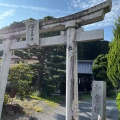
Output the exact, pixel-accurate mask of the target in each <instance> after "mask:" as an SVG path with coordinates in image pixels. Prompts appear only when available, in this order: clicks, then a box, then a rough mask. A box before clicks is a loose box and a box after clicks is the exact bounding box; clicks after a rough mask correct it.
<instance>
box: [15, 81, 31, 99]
mask: <svg viewBox="0 0 120 120" xmlns="http://www.w3.org/2000/svg"><path fill="white" fill-rule="evenodd" d="M29 90H30V87H29V83H28V82H27V81H23V80H20V81H18V89H17V93H18V94H19V95H20V97H21V99H22V98H23V97H24V96H25V95H28V94H29V92H30V91H29Z"/></svg>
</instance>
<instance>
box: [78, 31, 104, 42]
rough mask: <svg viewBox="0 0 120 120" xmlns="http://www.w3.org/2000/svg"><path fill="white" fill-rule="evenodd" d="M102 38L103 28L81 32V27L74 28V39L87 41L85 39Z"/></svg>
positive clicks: (95, 39)
mask: <svg viewBox="0 0 120 120" xmlns="http://www.w3.org/2000/svg"><path fill="white" fill-rule="evenodd" d="M99 40H104V30H102V29H100V30H91V31H85V32H81V29H77V30H76V41H77V42H87V41H99Z"/></svg>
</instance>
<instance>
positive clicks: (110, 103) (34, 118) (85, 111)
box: [2, 100, 118, 120]
mask: <svg viewBox="0 0 120 120" xmlns="http://www.w3.org/2000/svg"><path fill="white" fill-rule="evenodd" d="M34 103H36V104H35V105H37V106H40V107H41V106H42V107H44V112H41V113H39V112H35V111H33V112H28V114H27V115H19V114H15V115H14V116H13V117H10V116H4V117H3V118H2V120H65V104H64V103H63V104H58V105H57V107H55V108H53V107H50V106H48V105H45V103H44V102H43V101H41V102H40V101H36V102H35V101H34ZM106 103H107V107H106V115H107V119H106V120H118V116H117V115H118V111H117V108H116V105H115V100H107V101H106ZM91 109H92V104H91V100H87V101H79V120H91V115H92V113H91ZM31 111H32V110H31Z"/></svg>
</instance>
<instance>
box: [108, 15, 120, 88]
mask: <svg viewBox="0 0 120 120" xmlns="http://www.w3.org/2000/svg"><path fill="white" fill-rule="evenodd" d="M113 34H114V38H113V40H112V42H111V43H110V45H109V46H110V50H109V53H108V57H107V59H108V67H107V75H108V78H109V79H110V80H111V81H112V84H113V85H114V87H115V88H117V89H120V17H118V19H117V20H116V22H115V28H114V30H113Z"/></svg>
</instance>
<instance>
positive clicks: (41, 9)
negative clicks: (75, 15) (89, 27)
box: [0, 3, 70, 13]
mask: <svg viewBox="0 0 120 120" xmlns="http://www.w3.org/2000/svg"><path fill="white" fill-rule="evenodd" d="M0 6H3V7H10V8H23V9H30V10H35V11H44V12H49V13H70V11H64V10H59V9H51V8H44V7H36V6H25V5H16V4H5V3H0Z"/></svg>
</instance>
